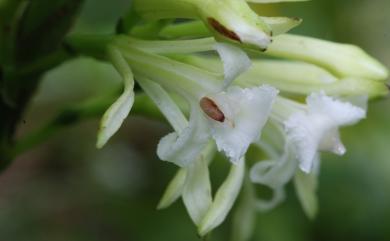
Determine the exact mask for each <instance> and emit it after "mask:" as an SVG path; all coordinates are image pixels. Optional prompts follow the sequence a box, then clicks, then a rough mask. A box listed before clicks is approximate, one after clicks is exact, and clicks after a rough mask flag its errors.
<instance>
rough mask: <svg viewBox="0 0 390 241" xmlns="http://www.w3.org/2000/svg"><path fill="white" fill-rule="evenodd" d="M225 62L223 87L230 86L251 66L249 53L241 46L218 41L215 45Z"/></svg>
mask: <svg viewBox="0 0 390 241" xmlns="http://www.w3.org/2000/svg"><path fill="white" fill-rule="evenodd" d="M214 48H215V50H216V51H217V52H218V54H219V56H220V59H221V61H222V63H223V72H224V76H225V80H224V83H223V89H225V88H227V87H228V86H230V84H231V83H232V81H233V80H235V79H236V78H237V76H239V75H240V74H242V73H244V72H245V71H246V70H248V69H249V67H250V66H251V60H250V59H249V57H248V55H247V54H246V53H245V52H244V51H242V50H241V49H240V48H238V47H235V46H233V45H231V44H227V43H217V44H215V46H214Z"/></svg>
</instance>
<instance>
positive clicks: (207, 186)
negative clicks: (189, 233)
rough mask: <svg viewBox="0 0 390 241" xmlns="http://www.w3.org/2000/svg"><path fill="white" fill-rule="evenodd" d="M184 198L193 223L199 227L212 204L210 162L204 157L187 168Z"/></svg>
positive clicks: (200, 157)
mask: <svg viewBox="0 0 390 241" xmlns="http://www.w3.org/2000/svg"><path fill="white" fill-rule="evenodd" d="M182 198H183V202H184V205H185V206H186V208H187V211H188V214H189V215H190V217H191V219H192V221H193V222H194V223H195V224H196V225H199V224H200V223H201V221H202V219H203V217H204V216H205V214H206V212H207V210H208V209H209V207H210V206H211V203H212V196H211V183H210V175H209V167H208V161H207V160H206V159H205V158H204V157H203V156H202V155H200V156H199V158H198V159H197V160H195V161H194V162H192V163H191V164H190V165H189V166H188V167H187V177H186V181H185V185H184V189H183V194H182Z"/></svg>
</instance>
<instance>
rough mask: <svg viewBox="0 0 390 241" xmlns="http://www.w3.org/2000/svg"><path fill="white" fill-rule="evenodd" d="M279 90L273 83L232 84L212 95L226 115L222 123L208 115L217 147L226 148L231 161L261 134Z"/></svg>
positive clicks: (238, 156) (236, 160) (224, 149)
mask: <svg viewBox="0 0 390 241" xmlns="http://www.w3.org/2000/svg"><path fill="white" fill-rule="evenodd" d="M277 93H278V91H277V90H276V89H275V88H273V87H270V86H262V87H256V88H250V89H241V88H238V87H231V88H229V89H228V90H227V92H221V93H218V94H215V95H211V96H209V98H210V99H212V100H213V101H214V102H215V103H216V105H217V106H218V108H219V109H220V110H221V111H222V112H223V113H224V115H225V120H224V121H223V122H218V121H215V120H213V119H211V118H208V122H209V123H210V126H211V134H212V136H213V138H214V139H215V141H216V143H217V147H218V150H220V151H224V152H225V154H226V155H227V156H228V157H229V158H230V160H231V161H232V162H234V163H236V162H238V161H239V160H240V159H241V157H242V156H243V155H244V154H245V152H246V151H247V149H248V147H249V145H250V144H251V143H252V142H254V141H256V140H257V139H258V138H259V137H260V134H261V130H262V128H263V126H264V125H265V123H266V121H267V120H268V115H269V112H270V110H271V106H272V103H273V101H274V99H275V97H276V95H277Z"/></svg>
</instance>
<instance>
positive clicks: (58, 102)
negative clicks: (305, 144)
mask: <svg viewBox="0 0 390 241" xmlns="http://www.w3.org/2000/svg"><path fill="white" fill-rule="evenodd" d="M127 6H129V2H128V1H127V0H116V1H106V0H88V1H87V3H86V4H85V6H84V9H83V11H82V13H81V17H80V19H79V21H78V22H77V24H76V26H75V27H74V30H73V31H76V32H93V33H108V32H112V31H113V28H114V25H115V23H116V21H117V19H118V16H120V15H121V14H123V12H124V11H125V10H126V7H127ZM263 11H265V12H266V13H267V14H269V15H289V16H299V17H302V18H303V19H304V23H303V24H302V25H301V26H300V27H299V28H298V29H296V30H294V32H296V33H299V34H304V35H309V36H315V37H320V38H324V39H329V40H334V41H339V42H349V43H353V44H357V45H359V46H361V47H362V48H363V49H365V50H367V51H368V52H369V53H370V54H372V55H373V56H375V57H376V58H378V59H380V60H381V61H382V62H384V63H385V64H386V65H387V66H390V46H389V43H390V27H389V26H390V15H389V12H390V1H389V0H348V1H337V0H321V1H320V0H313V1H310V2H303V3H290V4H278V5H269V6H266V7H265V8H264V9H263ZM119 83H120V80H119V76H118V75H117V74H116V73H115V72H114V70H113V69H112V68H111V67H110V66H109V65H106V64H104V63H99V62H97V61H95V60H92V59H88V58H80V59H76V60H72V61H69V62H66V63H64V64H63V65H61V66H59V67H58V68H56V69H54V70H52V71H50V72H49V73H48V74H47V75H46V76H45V77H44V80H43V82H42V85H41V86H40V89H39V92H38V94H37V95H36V97H35V99H34V101H33V104H32V105H31V106H30V108H29V111H28V113H27V114H26V116H25V117H24V124H23V126H22V127H21V130H20V133H19V134H23V133H25V132H27V131H28V130H32V129H34V128H37V127H39V126H41V125H43V124H44V123H45V122H46V121H47V120H48V119H50V117H51V116H53V115H54V114H56V113H57V112H58V109H59V108H60V109H61V108H62V107H64V106H68V105H70V104H72V103H79V102H80V101H83V100H86V99H88V98H93V97H96V96H99V95H103V94H105V93H108V92H110V91H115V90H116V89H117V88H118V86H119ZM389 123H390V100H388V99H383V100H377V101H374V102H372V103H371V104H370V107H369V114H368V118H367V119H366V120H364V121H362V122H361V123H359V124H358V125H356V126H353V127H350V128H345V129H343V131H342V137H343V140H344V142H345V144H346V146H347V148H348V153H347V154H346V155H345V156H343V157H335V156H333V155H323V162H322V171H321V176H320V189H319V201H320V211H319V215H318V217H317V218H316V219H315V220H314V221H310V220H308V219H307V218H306V217H305V216H304V213H303V211H302V210H301V207H300V205H299V203H298V201H297V198H296V196H295V193H294V191H293V189H292V187H291V185H290V186H289V188H288V198H287V200H286V202H285V203H284V204H283V205H281V206H279V207H278V208H276V209H274V210H272V211H270V212H268V213H259V214H258V215H257V224H256V231H255V234H254V237H253V239H252V240H253V241H254V240H256V241H295V240H296V241H306V240H307V241H309V240H310V241H322V240H323V241H325V240H326V241H329V240H332V241H371V240H376V241H387V240H390V192H389V191H390V124H389ZM97 127H98V120H90V121H84V122H82V123H79V124H78V125H76V126H73V127H71V128H68V129H66V130H64V131H61V132H59V133H57V134H56V135H55V137H54V138H52V139H50V141H48V142H46V143H45V144H44V145H42V146H40V147H39V148H37V149H35V150H32V151H30V152H28V153H26V154H25V155H23V156H21V157H19V158H18V159H17V160H16V161H15V162H14V163H13V164H12V166H11V167H10V168H9V169H8V170H7V171H6V172H4V173H3V174H2V175H1V176H0V241H43V240H50V241H62V240H64V241H69V240H72V241H73V240H74V241H78V240H80V241H100V240H102V241H103V240H104V241H106V240H115V241H122V240H123V241H157V240H167V241H168V240H169V241H183V240H186V241H192V240H199V238H198V237H197V235H196V229H195V228H194V227H193V225H192V223H191V221H190V219H189V217H188V216H187V214H186V211H185V208H184V207H183V205H182V204H181V203H180V202H177V203H176V204H175V205H173V206H172V207H171V208H169V209H167V210H164V211H157V210H156V208H155V207H156V204H157V202H158V200H159V197H160V196H161V194H162V192H163V190H164V188H165V186H166V184H167V183H168V181H169V180H170V178H171V176H172V175H173V173H174V171H175V169H176V167H174V166H173V165H171V164H168V163H164V162H162V161H159V160H158V158H157V157H156V155H155V150H156V145H157V143H158V140H159V139H160V137H162V136H163V135H164V134H166V133H167V132H168V131H170V129H169V126H168V125H166V124H164V123H160V122H156V121H151V120H146V119H144V118H142V117H137V116H131V117H130V118H128V121H127V122H126V123H125V125H124V127H123V128H122V129H121V131H120V132H119V133H118V134H117V135H116V136H115V137H114V138H113V139H112V141H111V142H110V143H109V145H107V146H106V147H105V148H104V149H103V150H99V151H98V150H96V149H95V145H94V144H95V140H96V139H95V138H96V131H97ZM218 165H222V164H216V166H215V167H213V168H214V169H213V172H214V173H215V172H216V171H217V172H218V170H224V171H225V169H226V168H225V167H224V166H223V165H222V166H218ZM223 174H224V173H222V175H223ZM229 231H230V222H229V220H228V221H226V222H225V224H224V225H222V226H221V227H220V228H218V229H217V230H216V232H215V233H213V235H212V236H211V237H210V238H209V240H210V241H214V240H215V241H227V240H229Z"/></svg>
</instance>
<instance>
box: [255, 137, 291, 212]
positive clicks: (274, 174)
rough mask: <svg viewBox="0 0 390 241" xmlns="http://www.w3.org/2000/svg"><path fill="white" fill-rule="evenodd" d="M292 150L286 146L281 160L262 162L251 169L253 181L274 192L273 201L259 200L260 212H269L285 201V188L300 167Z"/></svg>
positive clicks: (257, 205)
mask: <svg viewBox="0 0 390 241" xmlns="http://www.w3.org/2000/svg"><path fill="white" fill-rule="evenodd" d="M291 149H292V148H291V146H290V145H289V144H286V145H285V148H284V153H283V154H282V155H281V156H280V157H279V159H277V160H269V161H260V162H258V163H256V164H255V165H254V166H253V167H252V168H251V171H250V179H251V181H252V182H253V183H257V184H262V185H265V186H267V187H269V188H271V189H272V190H273V197H272V198H271V200H257V202H256V207H257V209H258V210H260V211H268V210H270V209H272V208H274V207H275V206H276V205H278V204H279V203H280V202H282V201H283V200H284V197H285V193H284V186H285V185H286V184H287V183H288V182H289V181H290V180H291V179H292V178H293V176H294V174H295V172H296V169H297V166H298V163H297V160H296V158H295V157H293V153H292V150H291Z"/></svg>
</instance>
